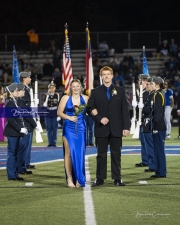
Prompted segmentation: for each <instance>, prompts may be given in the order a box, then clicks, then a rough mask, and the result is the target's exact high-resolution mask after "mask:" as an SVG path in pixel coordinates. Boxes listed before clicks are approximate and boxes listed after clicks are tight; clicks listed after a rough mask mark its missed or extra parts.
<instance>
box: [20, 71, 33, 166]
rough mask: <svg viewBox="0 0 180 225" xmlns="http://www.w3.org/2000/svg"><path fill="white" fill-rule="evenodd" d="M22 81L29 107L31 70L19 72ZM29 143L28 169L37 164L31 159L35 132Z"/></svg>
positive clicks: (24, 98)
mask: <svg viewBox="0 0 180 225" xmlns="http://www.w3.org/2000/svg"><path fill="white" fill-rule="evenodd" d="M19 76H20V81H21V82H22V83H23V84H24V91H25V92H24V96H23V97H22V99H23V100H24V101H25V104H26V106H27V107H30V106H31V96H30V87H29V85H30V83H31V72H21V73H20V74H19ZM29 136H30V138H29V145H28V148H27V155H26V159H25V164H26V168H27V169H34V168H35V166H34V165H31V164H30V161H31V147H32V139H33V132H29Z"/></svg>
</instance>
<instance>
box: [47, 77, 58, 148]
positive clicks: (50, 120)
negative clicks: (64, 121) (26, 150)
mask: <svg viewBox="0 0 180 225" xmlns="http://www.w3.org/2000/svg"><path fill="white" fill-rule="evenodd" d="M55 91H56V84H55V83H54V82H53V81H51V83H50V84H49V85H48V93H47V94H46V98H45V102H44V104H43V106H44V107H47V116H46V117H45V118H44V119H45V124H46V132H47V136H48V146H47V147H56V143H57V131H58V123H59V120H60V117H58V116H57V109H58V105H59V93H57V92H55Z"/></svg>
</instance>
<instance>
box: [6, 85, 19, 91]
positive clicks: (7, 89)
mask: <svg viewBox="0 0 180 225" xmlns="http://www.w3.org/2000/svg"><path fill="white" fill-rule="evenodd" d="M16 89H17V84H16V83H12V84H10V85H9V86H7V87H6V88H5V92H9V91H10V92H13V91H15V90H16Z"/></svg>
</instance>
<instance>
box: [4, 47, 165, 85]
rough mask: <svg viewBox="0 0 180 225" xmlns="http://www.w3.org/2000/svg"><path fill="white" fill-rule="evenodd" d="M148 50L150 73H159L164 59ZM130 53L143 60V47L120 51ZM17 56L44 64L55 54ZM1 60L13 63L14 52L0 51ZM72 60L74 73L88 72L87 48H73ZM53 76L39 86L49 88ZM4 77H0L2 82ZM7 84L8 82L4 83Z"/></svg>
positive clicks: (18, 54)
mask: <svg viewBox="0 0 180 225" xmlns="http://www.w3.org/2000/svg"><path fill="white" fill-rule="evenodd" d="M146 52H152V57H148V56H147V57H146V58H147V64H148V69H149V73H150V75H155V74H157V71H158V69H159V68H160V67H161V66H162V61H161V60H160V59H159V58H157V56H156V54H155V53H154V49H146ZM126 53H129V54H130V55H131V56H132V57H133V58H134V61H135V62H136V61H138V60H141V59H142V57H141V55H142V49H124V50H123V53H119V56H120V59H123V57H124V56H125V55H126ZM17 56H18V57H20V58H21V59H23V60H24V62H26V61H28V60H30V61H31V62H32V63H33V64H34V65H37V64H40V65H41V66H43V64H44V62H45V60H47V59H48V60H49V61H50V63H52V61H53V55H52V54H48V53H47V51H39V52H38V55H37V56H33V57H30V55H29V54H27V53H22V52H17ZM111 57H113V55H111V56H110V57H109V58H105V59H104V58H103V59H102V60H107V61H108V60H110V58H111ZM0 61H1V62H2V63H3V64H10V65H12V64H13V54H12V52H0ZM71 62H72V71H73V75H74V76H77V75H82V76H83V77H85V74H86V51H85V50H72V51H71ZM50 80H51V77H44V78H42V80H40V81H39V86H40V88H42V89H47V85H48V84H49V82H50ZM1 81H2V78H0V82H1ZM4 85H7V84H4Z"/></svg>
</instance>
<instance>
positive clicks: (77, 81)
mask: <svg viewBox="0 0 180 225" xmlns="http://www.w3.org/2000/svg"><path fill="white" fill-rule="evenodd" d="M75 82H76V83H78V84H79V85H80V87H81V92H80V94H81V93H82V91H83V88H82V84H81V81H80V80H79V79H73V80H72V81H71V83H70V89H69V93H68V95H71V96H72V84H73V83H75Z"/></svg>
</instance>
